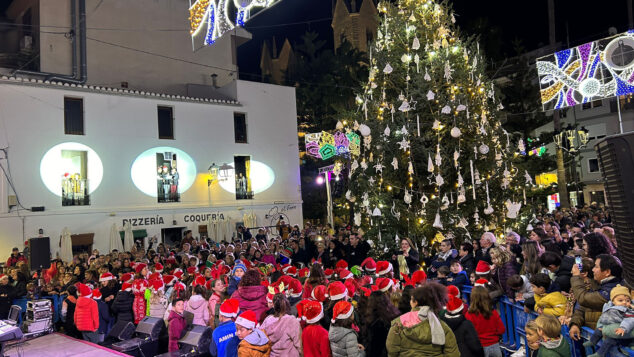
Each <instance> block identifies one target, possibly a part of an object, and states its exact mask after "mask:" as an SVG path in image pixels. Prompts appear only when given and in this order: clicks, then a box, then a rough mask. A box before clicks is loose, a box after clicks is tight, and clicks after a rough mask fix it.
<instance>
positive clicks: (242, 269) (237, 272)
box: [227, 260, 247, 296]
mask: <svg viewBox="0 0 634 357" xmlns="http://www.w3.org/2000/svg"><path fill="white" fill-rule="evenodd" d="M246 272H247V267H246V265H244V264H243V263H242V261H240V260H237V261H236V265H235V266H234V267H233V270H232V271H231V277H230V278H229V286H228V287H227V295H229V296H231V295H232V294H233V293H234V292H235V291H236V290H238V284H240V280H241V279H242V276H244V273H246Z"/></svg>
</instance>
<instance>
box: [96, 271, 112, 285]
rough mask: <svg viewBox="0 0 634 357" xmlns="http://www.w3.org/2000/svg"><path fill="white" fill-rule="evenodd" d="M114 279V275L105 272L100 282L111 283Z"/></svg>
mask: <svg viewBox="0 0 634 357" xmlns="http://www.w3.org/2000/svg"><path fill="white" fill-rule="evenodd" d="M112 279H114V275H112V274H111V273H108V272H105V273H103V274H101V276H100V277H99V282H100V283H102V282H104V281H110V280H112Z"/></svg>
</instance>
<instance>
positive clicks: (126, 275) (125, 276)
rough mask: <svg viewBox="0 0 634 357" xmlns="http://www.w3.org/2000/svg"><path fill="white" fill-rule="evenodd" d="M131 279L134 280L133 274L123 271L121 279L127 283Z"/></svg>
mask: <svg viewBox="0 0 634 357" xmlns="http://www.w3.org/2000/svg"><path fill="white" fill-rule="evenodd" d="M132 280H134V276H132V274H131V273H125V274H123V275H121V281H122V282H124V283H129V282H131V281H132Z"/></svg>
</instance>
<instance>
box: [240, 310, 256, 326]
mask: <svg viewBox="0 0 634 357" xmlns="http://www.w3.org/2000/svg"><path fill="white" fill-rule="evenodd" d="M236 325H240V326H242V327H244V328H246V329H249V330H253V329H254V328H255V327H256V326H257V325H258V319H257V317H256V315H255V312H253V311H252V310H247V311H245V312H243V313H241V314H240V316H238V318H237V319H236Z"/></svg>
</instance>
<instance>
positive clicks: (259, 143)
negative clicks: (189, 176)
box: [0, 80, 302, 258]
mask: <svg viewBox="0 0 634 357" xmlns="http://www.w3.org/2000/svg"><path fill="white" fill-rule="evenodd" d="M237 93H238V101H239V102H240V105H227V104H211V103H194V102H188V101H182V100H170V99H167V98H156V97H149V98H148V97H142V96H134V95H120V94H114V93H112V94H110V93H104V92H100V91H98V90H89V89H81V90H80V89H74V88H70V87H59V86H55V85H48V86H45V85H41V84H40V85H33V84H30V83H18V82H15V81H8V80H0V147H5V146H8V147H9V158H10V164H11V172H12V174H13V179H14V183H15V187H16V190H17V192H18V195H19V198H20V201H21V202H22V204H23V205H24V206H26V207H31V206H45V208H46V210H45V211H44V212H34V213H30V212H26V211H21V212H20V216H22V217H26V218H24V237H26V238H28V237H33V236H36V234H37V230H38V229H39V228H43V229H44V230H45V234H46V235H50V236H51V238H52V245H53V246H54V247H55V248H56V247H57V242H58V238H59V232H60V231H61V229H62V228H63V227H64V226H68V227H69V228H70V230H71V232H72V233H86V232H95V234H96V236H95V242H96V248H98V249H102V250H105V249H107V248H108V233H109V230H110V225H111V224H112V222H117V224H119V225H120V224H121V219H122V218H126V217H136V216H137V215H142V216H153V215H156V214H160V215H164V216H165V217H168V216H169V215H172V214H176V215H182V214H193V213H214V212H224V213H226V214H228V215H231V216H232V217H236V216H238V215H240V216H241V215H242V213H239V212H244V210H246V211H248V210H250V209H251V208H253V210H254V212H255V213H256V214H257V215H258V217H259V219H260V221H262V220H263V219H264V218H263V217H264V214H265V213H268V212H269V210H271V209H272V208H273V207H275V206H277V209H278V210H282V209H283V208H284V207H286V209H287V210H288V212H289V218H290V219H291V223H293V224H301V221H302V212H301V194H300V176H299V157H298V156H299V154H298V153H299V151H298V144H297V126H296V108H295V91H294V89H293V88H289V87H281V86H274V85H268V84H261V83H253V82H244V81H238V82H237ZM65 95H66V96H73V97H81V98H83V100H84V112H85V114H84V121H85V135H65V134H64V116H63V107H64V102H63V99H64V96H65ZM157 105H168V106H172V107H174V117H175V119H174V135H175V140H159V139H158V129H157V114H156V110H157V109H156V108H157ZM234 111H239V112H245V113H246V114H247V126H248V136H249V140H248V141H249V143H248V144H236V143H234V130H233V112H234ZM69 141H74V142H79V143H82V144H85V145H87V146H89V147H91V148H92V149H93V150H95V151H96V152H97V154H98V155H99V156H100V158H101V161H102V163H103V167H104V178H103V181H102V183H101V185H100V186H99V187H98V188H97V190H96V191H95V192H93V194H92V195H91V205H90V206H80V207H77V206H76V207H62V205H61V198H60V197H58V196H56V195H54V194H52V193H51V192H50V191H49V190H48V189H47V188H46V187H45V186H44V184H43V182H42V180H41V178H40V170H39V167H40V161H41V158H42V156H43V155H44V154H45V153H46V152H47V151H48V150H49V149H50V148H51V147H53V146H55V145H57V144H60V143H63V142H69ZM156 146H172V147H176V148H179V149H181V150H183V151H185V152H186V153H188V154H189V155H190V156H191V157H192V158H193V160H194V162H195V164H196V168H197V172H198V176H197V178H196V180H195V182H194V184H193V186H192V187H191V188H190V189H189V190H188V191H186V192H184V193H182V194H181V202H180V203H162V204H158V203H157V202H156V198H155V197H150V196H147V195H145V194H143V193H142V192H141V191H139V190H138V189H137V188H136V186H134V184H133V182H132V180H131V178H130V167H131V165H132V163H133V161H134V160H135V158H136V157H137V156H138V155H139V154H140V153H142V152H143V151H145V150H147V149H149V148H152V147H156ZM234 155H250V156H251V158H252V160H257V161H261V162H263V163H265V164H266V165H268V166H270V167H271V168H272V169H273V171H274V172H275V175H276V177H275V181H274V183H273V185H272V186H271V187H270V188H269V189H268V190H266V191H264V192H262V193H259V194H256V195H255V198H254V199H253V200H239V201H238V200H236V199H235V195H234V194H231V193H228V192H226V191H224V190H222V189H221V188H220V187H219V186H218V185H212V187H211V189H209V188H208V186H207V179H208V177H209V175H208V173H207V168H208V167H209V165H210V164H211V163H212V162H215V163H218V164H221V163H223V162H231V161H233V156H234ZM0 162H1V163H2V164H3V165H4V164H5V163H6V161H3V160H0ZM253 179H254V180H257V178H253ZM0 182H2V186H3V188H1V189H0V195H2V196H1V197H0V206H1V207H3V209H4V210H5V211H6V205H7V197H6V196H7V194H11V193H10V190H9V189H8V188H6V182H5V180H4V178H3V179H2V180H0ZM287 206H289V207H287ZM293 206H294V208H291V207H293ZM3 209H0V258H2V257H3V256H4V255H5V254H6V255H8V253H9V252H10V248H11V247H12V246H15V245H20V244H21V243H22V241H23V232H22V220H21V219H22V218H20V217H18V216H17V213H15V211H14V212H10V213H2V212H3ZM241 209H243V210H241ZM112 214H114V216H111V215H112ZM179 217H181V216H179ZM178 220H180V219H178ZM165 221H166V222H165V223H166V225H165V226H171V219H169V220H167V219H166V220H165ZM182 223H183V222H182V221H180V222H179V225H180V224H182ZM259 223H260V224H261V223H262V222H259ZM189 224H190V225H191V227H190V228H193V227H194V225H195V224H193V223H189ZM143 228H146V227H143ZM150 228H151V229H150V233H151V234H157V230H158V232H159V233H160V227H158V226H156V227H150Z"/></svg>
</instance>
